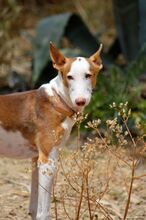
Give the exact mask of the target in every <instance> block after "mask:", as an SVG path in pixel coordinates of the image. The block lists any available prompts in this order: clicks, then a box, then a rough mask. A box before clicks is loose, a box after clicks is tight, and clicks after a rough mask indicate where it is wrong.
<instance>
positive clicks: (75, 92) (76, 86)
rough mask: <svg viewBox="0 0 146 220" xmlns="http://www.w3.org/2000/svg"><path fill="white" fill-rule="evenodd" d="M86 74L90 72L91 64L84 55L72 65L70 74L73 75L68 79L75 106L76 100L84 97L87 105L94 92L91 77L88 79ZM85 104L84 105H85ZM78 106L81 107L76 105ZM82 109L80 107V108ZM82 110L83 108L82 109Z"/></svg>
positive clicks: (71, 97)
mask: <svg viewBox="0 0 146 220" xmlns="http://www.w3.org/2000/svg"><path fill="white" fill-rule="evenodd" d="M86 74H90V65H89V63H88V62H87V60H86V59H85V58H83V57H78V58H77V59H76V60H75V61H74V62H73V63H72V65H71V69H70V71H69V73H68V74H67V75H68V76H72V77H73V79H72V80H68V84H69V94H70V99H71V101H72V103H73V105H74V106H76V102H75V100H76V99H78V98H83V99H85V100H86V103H85V106H86V105H88V104H89V102H90V99H91V93H92V83H91V79H87V78H86V77H85V76H86ZM85 106H83V107H85ZM76 108H79V107H78V106H76ZM79 110H80V109H79ZM81 110H82V109H81Z"/></svg>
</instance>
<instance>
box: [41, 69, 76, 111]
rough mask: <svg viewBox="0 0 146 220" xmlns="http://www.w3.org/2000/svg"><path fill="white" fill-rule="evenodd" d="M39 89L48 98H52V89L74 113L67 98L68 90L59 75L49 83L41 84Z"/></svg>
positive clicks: (68, 97)
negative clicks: (42, 90)
mask: <svg viewBox="0 0 146 220" xmlns="http://www.w3.org/2000/svg"><path fill="white" fill-rule="evenodd" d="M41 88H44V89H45V91H46V93H47V94H48V95H49V96H54V93H53V89H54V90H55V91H56V93H57V94H58V95H59V96H60V97H61V99H62V100H63V101H64V102H65V103H66V104H67V105H68V106H69V107H70V108H71V109H72V110H73V111H75V112H76V110H75V108H74V106H73V104H72V102H71V100H70V96H69V92H68V88H67V87H66V86H65V85H64V83H63V80H62V77H61V74H60V73H59V74H58V75H57V76H56V77H55V78H54V79H52V80H51V81H50V82H49V83H47V84H43V85H42V86H41Z"/></svg>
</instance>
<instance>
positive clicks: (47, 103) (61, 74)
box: [0, 43, 102, 220]
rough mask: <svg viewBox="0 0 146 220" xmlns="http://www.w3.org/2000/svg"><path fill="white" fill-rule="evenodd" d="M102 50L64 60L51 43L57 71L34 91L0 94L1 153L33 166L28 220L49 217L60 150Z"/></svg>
mask: <svg viewBox="0 0 146 220" xmlns="http://www.w3.org/2000/svg"><path fill="white" fill-rule="evenodd" d="M101 49H102V45H100V48H99V49H98V50H97V52H95V53H94V54H93V55H92V56H90V57H89V58H84V57H76V58H67V57H65V56H64V55H63V54H62V53H61V52H60V51H59V49H57V48H56V47H55V46H54V45H53V43H50V57H51V60H52V63H53V66H54V68H55V69H57V71H58V75H57V76H56V77H55V78H54V79H52V80H51V81H50V82H49V83H47V84H43V85H42V86H41V87H40V88H38V89H36V90H30V91H27V92H20V93H13V94H10V95H1V96H0V155H2V156H5V157H10V158H20V159H24V158H31V159H32V162H33V164H35V166H34V167H33V169H32V182H31V195H30V206H29V213H30V215H31V218H32V219H33V220H48V219H50V209H49V207H50V203H51V188H52V181H53V175H54V172H55V170H56V166H57V158H58V153H59V148H60V147H61V146H63V145H64V143H65V142H66V140H67V139H68V137H69V135H70V132H71V129H72V127H73V125H74V120H73V118H72V116H73V115H74V113H76V112H82V111H83V110H84V108H85V106H87V105H88V104H89V102H90V99H91V96H92V90H93V89H94V88H95V86H96V77H97V74H98V73H99V71H100V70H101V68H102V61H101V57H100V53H101Z"/></svg>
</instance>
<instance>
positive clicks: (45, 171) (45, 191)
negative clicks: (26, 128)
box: [36, 147, 58, 220]
mask: <svg viewBox="0 0 146 220" xmlns="http://www.w3.org/2000/svg"><path fill="white" fill-rule="evenodd" d="M57 161H58V148H57V147H54V148H53V149H52V150H51V152H50V154H49V157H48V162H47V163H43V162H42V163H40V164H39V183H38V184H39V185H38V209H37V218H36V219H37V220H50V219H51V217H50V205H51V191H52V184H53V176H54V173H55V171H56V167H57Z"/></svg>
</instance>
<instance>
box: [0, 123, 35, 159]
mask: <svg viewBox="0 0 146 220" xmlns="http://www.w3.org/2000/svg"><path fill="white" fill-rule="evenodd" d="M0 155H2V156H6V157H11V158H20V159H21V158H22V159H23V158H31V157H33V156H37V151H36V152H35V151H34V150H33V148H32V146H31V145H30V144H29V142H28V141H27V140H26V139H25V138H24V137H23V136H22V134H21V133H20V132H19V131H14V132H13V131H7V130H5V129H4V128H2V127H1V126H0Z"/></svg>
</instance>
